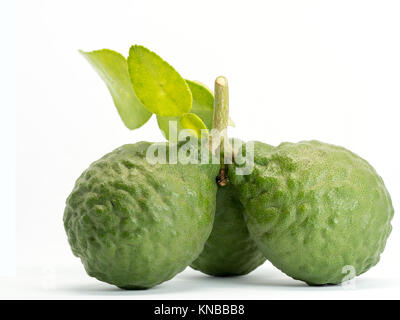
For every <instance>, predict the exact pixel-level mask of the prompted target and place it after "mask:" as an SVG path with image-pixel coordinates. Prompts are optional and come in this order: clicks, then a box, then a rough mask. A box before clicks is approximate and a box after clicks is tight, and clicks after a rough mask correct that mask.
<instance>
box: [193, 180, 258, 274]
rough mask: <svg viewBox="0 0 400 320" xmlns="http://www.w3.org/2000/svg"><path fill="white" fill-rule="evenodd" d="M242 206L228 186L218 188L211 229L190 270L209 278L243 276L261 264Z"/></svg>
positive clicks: (231, 188)
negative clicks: (204, 274) (210, 276)
mask: <svg viewBox="0 0 400 320" xmlns="http://www.w3.org/2000/svg"><path fill="white" fill-rule="evenodd" d="M244 210H245V209H244V208H243V205H242V204H241V202H240V201H239V199H238V197H237V195H236V194H235V191H234V189H233V187H232V186H230V185H228V186H226V187H220V188H218V192H217V208H216V211H215V219H214V227H213V230H212V232H211V235H210V237H209V238H208V240H207V242H206V244H205V245H204V250H203V251H202V253H201V254H200V256H199V257H198V258H197V259H196V260H195V261H194V262H193V263H192V264H191V267H192V268H193V269H196V270H199V271H201V272H203V273H206V274H209V275H213V276H236V275H244V274H247V273H249V272H251V271H253V270H254V269H255V268H257V267H258V266H259V265H261V264H262V263H264V261H265V257H264V255H263V254H262V253H261V252H260V251H259V250H258V248H257V245H256V243H255V242H254V240H253V239H252V238H251V237H250V234H249V231H248V230H247V226H246V223H245V221H244V217H243V212H244Z"/></svg>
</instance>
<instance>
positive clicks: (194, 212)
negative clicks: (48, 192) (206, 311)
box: [64, 142, 219, 289]
mask: <svg viewBox="0 0 400 320" xmlns="http://www.w3.org/2000/svg"><path fill="white" fill-rule="evenodd" d="M150 145H151V144H150V143H148V142H139V143H136V144H131V145H124V146H122V147H120V148H118V149H116V150H114V151H113V152H111V153H109V154H107V155H105V156H104V157H103V158H101V159H100V160H98V161H96V162H94V163H93V164H91V165H90V167H89V168H88V169H87V170H86V171H84V172H83V174H82V175H81V176H80V177H79V179H78V180H77V181H76V184H75V187H74V189H73V191H72V193H71V194H70V196H69V197H68V199H67V202H66V208H65V212H64V225H65V230H66V232H67V235H68V240H69V243H70V245H71V248H72V251H73V253H74V254H75V255H76V256H77V257H79V258H80V259H81V261H82V263H83V265H84V267H85V269H86V271H87V273H88V274H89V275H90V276H93V277H95V278H97V279H99V280H101V281H104V282H107V283H110V284H114V285H116V286H118V287H120V288H124V289H143V288H150V287H152V286H154V285H157V284H159V283H161V282H164V281H166V280H169V279H171V278H172V277H173V276H175V275H176V274H177V273H179V272H181V271H182V270H184V269H185V268H186V266H188V265H189V264H190V263H191V262H192V261H193V260H194V259H196V258H197V257H198V255H199V254H200V252H201V251H202V250H203V246H204V243H205V241H206V240H207V238H208V236H209V235H210V233H211V230H212V224H213V218H214V212H215V198H216V192H217V186H216V183H215V177H216V176H217V174H218V170H219V166H218V165H194V164H188V165H181V164H179V162H178V164H151V163H149V161H147V159H146V152H147V149H148V147H149V146H150ZM168 151H169V148H167V156H168ZM167 159H168V158H167Z"/></svg>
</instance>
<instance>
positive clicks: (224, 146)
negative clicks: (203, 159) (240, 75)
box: [210, 76, 232, 187]
mask: <svg viewBox="0 0 400 320" xmlns="http://www.w3.org/2000/svg"><path fill="white" fill-rule="evenodd" d="M228 124H229V87H228V80H227V79H226V78H225V77H223V76H219V77H217V79H215V86H214V114H213V122H212V132H211V135H210V146H211V147H212V151H213V152H216V151H217V150H218V147H219V148H220V149H219V150H220V163H221V169H220V172H219V175H218V177H217V183H218V185H220V186H222V187H223V186H225V185H226V184H227V177H226V166H225V163H224V158H225V156H224V154H225V153H232V148H231V145H230V143H229V140H228V133H227V129H228Z"/></svg>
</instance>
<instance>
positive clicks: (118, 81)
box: [80, 49, 151, 130]
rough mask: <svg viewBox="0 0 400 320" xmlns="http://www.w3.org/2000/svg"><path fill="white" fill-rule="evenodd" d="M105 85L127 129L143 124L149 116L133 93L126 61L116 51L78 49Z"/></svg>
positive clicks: (149, 113)
mask: <svg viewBox="0 0 400 320" xmlns="http://www.w3.org/2000/svg"><path fill="white" fill-rule="evenodd" d="M80 53H81V54H82V55H83V56H84V57H85V58H86V59H87V60H88V61H89V63H90V64H91V65H92V66H93V68H94V69H95V70H96V72H97V73H98V74H99V76H100V77H101V78H102V79H103V81H104V82H105V84H106V85H107V88H108V90H109V91H110V93H111V96H112V98H113V100H114V104H115V106H116V107H117V110H118V113H119V115H120V117H121V119H122V121H123V122H124V124H125V125H126V126H127V127H128V128H129V129H131V130H132V129H136V128H139V127H141V126H142V125H144V124H145V123H146V122H147V120H149V119H150V117H151V112H149V111H148V110H147V109H146V108H145V107H144V106H143V104H142V103H141V102H140V101H139V99H138V98H137V97H136V95H135V91H134V90H133V88H132V84H131V81H130V78H129V73H128V63H127V61H126V59H125V58H124V57H123V56H122V55H121V54H119V53H118V52H115V51H112V50H108V49H103V50H97V51H92V52H84V51H80Z"/></svg>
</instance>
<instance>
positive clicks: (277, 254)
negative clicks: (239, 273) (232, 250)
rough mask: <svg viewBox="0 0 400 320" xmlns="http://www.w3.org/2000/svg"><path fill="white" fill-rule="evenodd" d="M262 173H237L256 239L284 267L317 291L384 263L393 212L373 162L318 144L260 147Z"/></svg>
mask: <svg viewBox="0 0 400 320" xmlns="http://www.w3.org/2000/svg"><path fill="white" fill-rule="evenodd" d="M254 148H255V157H254V170H253V172H252V174H250V175H247V176H246V175H244V176H239V175H236V174H235V170H229V171H228V172H229V173H230V179H231V182H233V184H234V185H235V187H236V188H237V192H238V195H239V197H240V200H241V201H242V203H243V205H244V207H245V208H246V210H245V214H246V216H245V219H246V222H247V226H248V228H249V231H250V233H251V234H252V236H253V238H254V239H255V241H256V243H257V245H258V247H259V249H260V250H261V251H262V252H263V253H264V255H265V256H266V257H267V259H268V260H270V261H271V262H272V264H274V265H275V266H276V267H277V268H279V269H280V270H281V271H283V272H284V273H286V274H287V275H289V276H291V277H293V278H294V279H298V280H302V281H305V282H307V283H308V284H312V285H322V284H338V283H340V282H342V280H343V279H344V277H345V276H346V274H347V272H349V270H353V272H354V275H360V274H362V273H364V272H366V271H367V270H368V269H370V268H371V267H372V266H374V265H375V264H377V262H378V261H379V257H380V254H381V253H382V251H383V250H384V247H385V244H386V240H387V238H388V236H389V234H390V232H391V225H390V221H391V219H392V216H393V207H392V203H391V199H390V195H389V193H388V191H387V190H386V188H385V185H384V183H383V181H382V179H381V177H380V176H379V175H378V174H377V173H376V171H375V170H374V168H372V167H371V165H369V164H368V163H367V162H366V161H365V160H363V159H361V158H360V157H359V156H357V155H355V154H354V153H352V152H350V151H348V150H346V149H344V148H342V147H338V146H334V145H330V144H325V143H322V142H318V141H305V142H300V143H282V144H281V145H279V146H278V147H276V148H273V149H271V148H270V147H269V146H267V145H265V144H263V143H260V142H258V143H255V147H254Z"/></svg>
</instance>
